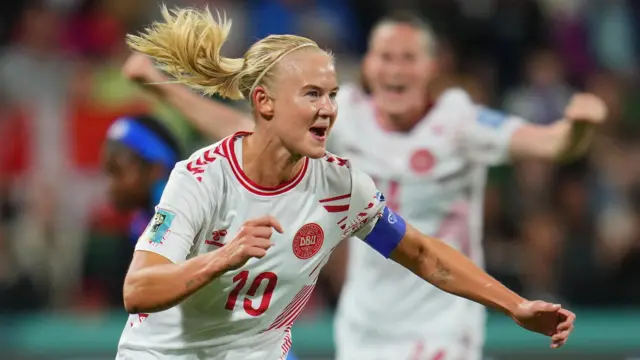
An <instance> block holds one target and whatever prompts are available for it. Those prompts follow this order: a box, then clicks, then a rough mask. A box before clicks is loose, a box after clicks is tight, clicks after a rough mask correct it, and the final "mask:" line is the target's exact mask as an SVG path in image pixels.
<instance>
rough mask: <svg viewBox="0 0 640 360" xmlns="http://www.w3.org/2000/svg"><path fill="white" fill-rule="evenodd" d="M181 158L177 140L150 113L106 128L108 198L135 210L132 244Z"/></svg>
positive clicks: (147, 220) (143, 227)
mask: <svg viewBox="0 0 640 360" xmlns="http://www.w3.org/2000/svg"><path fill="white" fill-rule="evenodd" d="M180 159H181V149H180V145H179V143H178V140H177V139H176V138H175V136H174V135H173V134H172V133H171V131H169V130H168V129H167V128H166V127H165V126H164V125H162V124H161V123H160V122H159V120H157V119H155V118H153V117H151V116H146V115H135V116H127V117H122V118H119V119H117V120H116V121H114V123H113V124H112V125H111V126H110V127H109V130H108V131H107V141H106V144H105V151H104V158H103V163H104V169H105V172H106V174H107V176H108V178H109V201H110V202H111V203H112V204H113V206H114V207H115V208H116V209H118V210H122V211H135V214H134V217H133V220H132V222H131V230H130V238H131V239H132V242H133V243H134V244H135V243H136V241H137V240H138V238H139V237H140V235H141V234H142V232H143V231H144V229H145V227H146V226H147V224H148V223H149V221H150V220H151V218H152V217H153V215H154V212H155V209H154V207H155V205H156V204H158V201H160V196H161V195H162V191H163V190H164V187H165V185H166V183H167V180H168V179H169V173H170V172H171V170H172V169H173V167H174V166H175V164H176V163H177V162H178V160H180Z"/></svg>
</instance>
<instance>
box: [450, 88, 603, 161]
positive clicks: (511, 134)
mask: <svg viewBox="0 0 640 360" xmlns="http://www.w3.org/2000/svg"><path fill="white" fill-rule="evenodd" d="M463 104H464V103H462V105H461V106H460V107H461V108H464V107H465V105H463ZM467 105H470V111H469V112H468V113H467V115H466V116H469V121H468V122H466V123H465V125H464V126H462V127H461V129H460V130H461V131H460V135H461V136H460V138H459V140H460V141H459V147H460V149H461V150H463V156H465V157H466V158H468V159H470V160H472V161H474V162H479V163H483V164H486V165H499V164H502V163H505V162H508V161H509V160H517V159H541V160H548V161H559V162H562V161H569V160H571V159H575V158H577V157H579V156H581V155H583V154H584V152H585V151H586V150H587V148H588V146H589V143H590V139H591V137H592V135H593V131H594V128H595V127H596V125H598V124H600V123H602V122H603V121H604V120H605V118H606V116H607V109H606V107H605V105H604V103H603V102H602V100H600V99H599V98H597V97H595V96H593V95H590V94H578V95H575V96H574V97H573V98H572V100H571V102H570V103H569V105H568V106H567V108H566V110H565V115H564V118H563V119H560V120H558V121H556V122H555V123H553V124H552V125H536V124H532V123H528V122H527V121H526V120H524V119H521V118H519V117H517V116H512V115H507V114H504V113H502V112H500V111H496V110H491V109H487V108H485V107H482V106H475V105H471V103H470V99H469V100H467Z"/></svg>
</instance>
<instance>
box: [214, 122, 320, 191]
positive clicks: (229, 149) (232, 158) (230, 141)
mask: <svg viewBox="0 0 640 360" xmlns="http://www.w3.org/2000/svg"><path fill="white" fill-rule="evenodd" d="M251 134H252V133H250V132H238V133H235V134H233V135H232V136H229V137H227V138H226V139H225V140H223V141H222V144H221V145H222V151H223V152H225V153H226V158H227V159H228V160H229V165H230V166H231V171H232V172H233V174H234V175H235V177H236V178H237V179H238V182H240V184H241V185H242V186H243V187H244V188H245V189H247V190H248V191H249V192H251V193H253V194H256V195H261V196H274V195H280V194H284V193H286V192H287V191H289V190H291V189H293V188H294V187H296V185H298V184H299V183H300V182H301V181H302V179H303V178H304V176H305V174H306V173H307V169H308V168H309V158H307V157H305V159H304V164H303V165H302V168H301V169H300V171H298V173H297V174H296V176H294V177H293V178H292V179H291V180H289V181H287V182H285V183H283V184H280V185H278V186H276V187H266V186H261V185H259V184H256V183H255V182H254V181H252V180H251V179H249V177H248V176H247V175H246V174H245V173H244V171H243V170H242V166H241V165H240V161H238V158H237V157H236V151H235V142H236V140H238V139H241V138H243V137H244V136H247V135H251ZM240 146H242V145H240Z"/></svg>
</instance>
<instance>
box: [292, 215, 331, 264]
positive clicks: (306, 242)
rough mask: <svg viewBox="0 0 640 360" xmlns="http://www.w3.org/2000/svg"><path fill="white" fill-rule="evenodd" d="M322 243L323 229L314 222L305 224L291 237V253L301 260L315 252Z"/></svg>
mask: <svg viewBox="0 0 640 360" xmlns="http://www.w3.org/2000/svg"><path fill="white" fill-rule="evenodd" d="M322 243H324V231H323V230H322V228H321V227H320V225H318V224H315V223H310V224H306V225H304V226H303V227H301V228H300V230H298V232H297V233H296V235H295V236H294V237H293V253H294V254H295V255H296V256H297V257H298V258H299V259H302V260H306V259H309V258H311V257H312V256H313V255H315V254H317V253H318V251H320V248H321V247H322Z"/></svg>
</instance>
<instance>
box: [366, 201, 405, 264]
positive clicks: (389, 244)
mask: <svg viewBox="0 0 640 360" xmlns="http://www.w3.org/2000/svg"><path fill="white" fill-rule="evenodd" d="M406 232H407V224H406V223H405V222H404V219H403V218H401V217H400V215H397V214H395V213H394V212H393V211H391V210H390V209H389V208H388V207H386V206H385V207H384V210H383V211H382V216H381V217H380V219H378V222H377V223H376V225H375V226H374V227H373V230H371V232H370V233H369V235H367V236H366V237H365V238H364V241H365V242H366V243H367V244H369V246H371V247H372V248H374V249H375V250H376V251H377V252H379V253H380V254H382V255H383V256H384V257H386V258H388V257H389V256H390V255H391V252H393V250H394V249H395V248H396V247H397V246H398V244H399V243H400V240H402V238H403V237H404V234H405V233H406Z"/></svg>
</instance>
